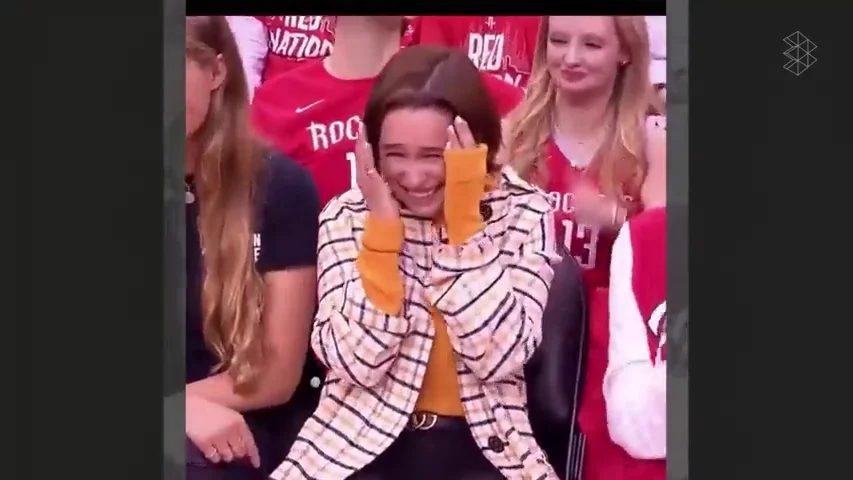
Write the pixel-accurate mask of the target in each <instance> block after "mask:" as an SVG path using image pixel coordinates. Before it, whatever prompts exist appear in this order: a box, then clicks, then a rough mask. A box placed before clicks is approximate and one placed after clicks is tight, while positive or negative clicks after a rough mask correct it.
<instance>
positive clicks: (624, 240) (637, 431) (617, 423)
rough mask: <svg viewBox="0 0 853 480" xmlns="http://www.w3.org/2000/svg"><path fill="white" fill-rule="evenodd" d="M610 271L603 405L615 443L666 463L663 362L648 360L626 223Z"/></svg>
mask: <svg viewBox="0 0 853 480" xmlns="http://www.w3.org/2000/svg"><path fill="white" fill-rule="evenodd" d="M610 269H611V272H610V343H609V345H608V364H607V372H606V373H605V375H604V385H603V388H604V400H605V404H606V408H607V428H608V431H609V433H610V438H611V439H612V440H613V442H614V443H616V444H617V445H619V446H620V447H622V448H624V449H625V451H626V452H628V454H629V455H631V456H632V457H634V458H639V459H660V458H666V362H661V363H658V364H657V365H654V364H653V363H652V361H651V359H650V356H649V344H648V337H647V336H646V326H645V321H644V319H643V317H642V314H641V313H640V308H639V306H638V305H637V301H636V298H635V297H634V291H633V288H632V278H631V277H632V273H631V272H632V269H633V258H632V248H631V235H630V227H629V224H627V223H626V224H625V225H623V227H622V229H621V231H620V232H619V235H618V236H617V238H616V242H615V243H614V244H613V254H612V260H611V267H610Z"/></svg>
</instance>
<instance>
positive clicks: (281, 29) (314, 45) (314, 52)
mask: <svg viewBox="0 0 853 480" xmlns="http://www.w3.org/2000/svg"><path fill="white" fill-rule="evenodd" d="M256 18H257V19H258V20H260V21H261V22H262V23H263V24H264V27H266V31H267V46H268V47H269V52H268V53H267V60H266V64H265V65H264V75H263V81H267V80H268V79H270V78H273V77H275V76H277V75H280V74H282V73H284V72H288V71H290V70H291V69H293V68H295V67H297V66H298V65H300V64H301V63H302V62H304V61H305V60H310V59H317V58H324V57H326V56H327V55H328V54H329V52H331V51H332V45H333V44H334V43H335V30H334V17H327V16H322V15H311V16H303V15H300V16H296V15H276V16H262V17H256Z"/></svg>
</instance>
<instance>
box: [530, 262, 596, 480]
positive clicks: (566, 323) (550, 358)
mask: <svg viewBox="0 0 853 480" xmlns="http://www.w3.org/2000/svg"><path fill="white" fill-rule="evenodd" d="M581 271H582V270H581V266H580V265H579V264H578V262H577V261H576V260H575V259H574V257H572V256H571V255H566V256H565V257H564V258H563V260H562V261H561V262H560V263H559V264H558V265H557V266H556V267H555V269H554V280H553V282H552V283H551V290H550V293H549V296H548V303H547V304H546V306H545V312H544V315H543V318H542V343H541V344H540V345H539V349H538V350H537V351H536V353H534V355H533V357H532V358H531V359H530V361H529V362H528V363H527V365H526V366H525V378H526V383H527V404H528V412H529V417H530V423H531V426H532V427H533V434H534V436H535V437H536V441H537V442H538V443H539V445H540V446H541V447H542V449H543V450H544V451H545V454H546V455H548V460H549V462H550V463H551V465H552V466H553V467H554V469H555V470H556V471H557V473H558V474H559V475H560V478H562V479H564V480H565V479H576V478H578V477H579V474H578V472H577V470H579V469H578V468H577V466H578V465H579V463H580V462H579V461H580V458H576V457H579V455H580V452H577V450H578V446H577V445H576V444H577V443H579V442H578V440H579V438H578V436H579V432H578V429H577V419H576V417H577V404H578V402H579V398H580V387H581V384H582V377H581V373H582V371H583V358H584V344H585V336H586V317H587V313H586V300H585V294H584V288H583V283H582V281H581ZM570 450H571V453H570Z"/></svg>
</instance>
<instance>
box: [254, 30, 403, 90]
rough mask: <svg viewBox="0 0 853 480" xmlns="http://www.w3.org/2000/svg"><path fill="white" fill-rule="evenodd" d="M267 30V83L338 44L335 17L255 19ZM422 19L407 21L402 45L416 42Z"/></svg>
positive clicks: (322, 56)
mask: <svg viewBox="0 0 853 480" xmlns="http://www.w3.org/2000/svg"><path fill="white" fill-rule="evenodd" d="M255 18H257V19H258V20H260V21H261V22H262V23H263V24H264V27H266V31H267V46H268V47H269V53H268V54H267V60H266V65H265V66H264V74H263V80H264V81H266V80H268V79H270V78H273V77H275V76H277V75H280V74H282V73H285V72H288V71H290V70H292V69H293V68H295V67H297V66H299V65H300V64H301V63H303V62H304V61H305V60H312V59H318V58H325V57H326V56H328V55H329V53H331V52H332V47H333V46H334V43H335V17H333V16H323V15H309V16H304V15H276V16H259V17H255ZM418 24H419V21H418V17H414V18H412V19H407V20H406V21H405V24H404V25H405V27H404V28H405V29H404V30H403V36H402V37H401V39H400V46H402V47H406V46H408V45H411V44H413V43H416V39H417V26H418Z"/></svg>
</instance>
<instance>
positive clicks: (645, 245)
mask: <svg viewBox="0 0 853 480" xmlns="http://www.w3.org/2000/svg"><path fill="white" fill-rule="evenodd" d="M630 232H631V250H632V253H633V260H634V262H633V276H632V284H633V289H634V298H635V299H636V300H637V306H638V307H639V308H640V314H641V315H642V316H643V319H644V320H645V321H646V333H647V335H648V341H649V355H650V358H651V359H652V361H654V360H655V358H656V356H657V350H658V346H659V345H661V353H662V358H661V359H662V360H665V359H666V347H665V343H663V342H664V341H665V339H666V337H665V336H663V333H664V332H665V331H666V209H665V208H655V209H651V210H647V211H645V212H643V213H641V214H640V215H637V216H636V217H634V218H633V219H631V223H630ZM661 314H662V316H661ZM653 317H656V318H653Z"/></svg>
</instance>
